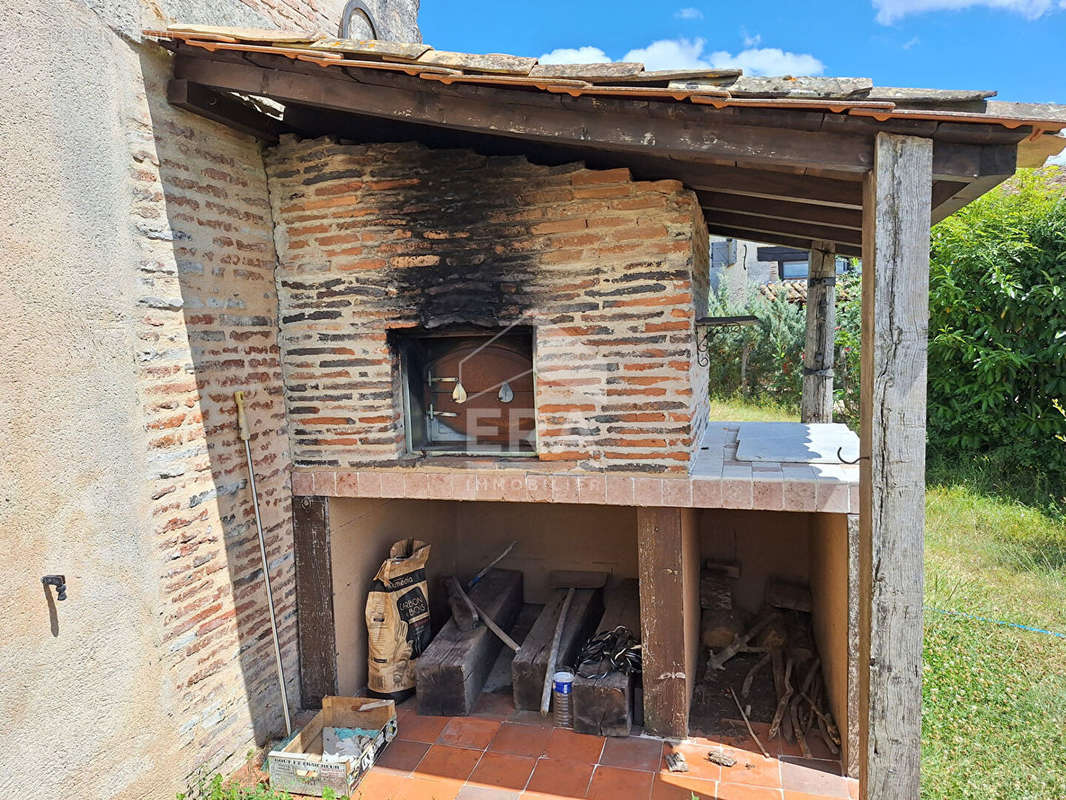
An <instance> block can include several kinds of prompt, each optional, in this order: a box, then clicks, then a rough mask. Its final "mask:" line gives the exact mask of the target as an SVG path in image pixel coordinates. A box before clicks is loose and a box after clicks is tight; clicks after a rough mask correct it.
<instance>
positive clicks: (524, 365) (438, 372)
mask: <svg viewBox="0 0 1066 800" xmlns="http://www.w3.org/2000/svg"><path fill="white" fill-rule="evenodd" d="M428 351H429V352H428V353H427V356H428V358H427V359H426V368H425V373H424V376H423V381H422V390H423V409H424V413H425V417H426V420H425V425H426V427H425V430H426V446H427V448H428V449H444V450H462V451H465V452H497V453H531V452H533V451H534V450H535V449H536V420H535V416H534V381H533V354H532V348H531V346H530V343H529V340H528V339H525V338H522V337H512V336H501V337H499V338H496V339H490V338H487V337H461V338H460V337H456V338H451V337H444V338H439V339H434V340H432V341H431V342H430V343H429V347H428Z"/></svg>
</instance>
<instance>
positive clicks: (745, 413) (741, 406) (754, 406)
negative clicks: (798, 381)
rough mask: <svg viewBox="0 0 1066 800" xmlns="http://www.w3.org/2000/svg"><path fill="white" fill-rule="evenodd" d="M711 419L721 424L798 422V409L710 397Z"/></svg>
mask: <svg viewBox="0 0 1066 800" xmlns="http://www.w3.org/2000/svg"><path fill="white" fill-rule="evenodd" d="M711 419H712V420H721V421H722V422H799V409H798V408H795V407H793V406H784V405H778V404H777V403H772V402H760V403H754V402H749V401H746V400H738V399H734V398H728V399H727V398H721V397H712V398H711Z"/></svg>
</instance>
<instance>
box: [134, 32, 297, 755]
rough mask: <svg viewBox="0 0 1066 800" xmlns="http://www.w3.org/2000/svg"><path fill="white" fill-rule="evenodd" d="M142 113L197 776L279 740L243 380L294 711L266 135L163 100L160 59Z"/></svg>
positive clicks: (177, 587) (145, 301)
mask: <svg viewBox="0 0 1066 800" xmlns="http://www.w3.org/2000/svg"><path fill="white" fill-rule="evenodd" d="M141 66H142V70H143V73H144V80H145V89H146V91H147V96H148V104H147V108H148V114H149V118H145V119H143V120H137V121H136V123H137V124H136V126H135V130H134V132H133V133H132V134H131V136H132V137H134V141H133V142H132V144H131V147H132V151H133V152H132V157H133V160H132V162H131V169H132V181H133V191H134V198H135V203H134V217H135V218H134V220H133V225H134V228H135V229H136V231H137V233H138V234H139V236H138V242H139V245H140V248H141V253H142V259H141V262H140V265H139V271H140V272H139V274H140V278H141V284H142V288H143V292H142V297H141V299H140V303H141V305H142V306H143V315H142V316H141V323H140V328H139V336H140V347H139V351H138V353H137V359H138V368H139V371H140V385H141V397H142V402H143V404H144V409H145V417H146V419H147V420H148V427H149V434H150V437H151V442H150V448H151V449H150V456H149V458H150V461H149V463H150V465H151V471H152V474H151V476H150V479H151V481H152V484H153V490H152V497H153V499H154V507H153V512H154V514H155V519H156V520H157V523H158V524H157V535H158V541H159V545H160V548H161V550H162V553H163V558H162V563H163V572H162V574H161V576H160V577H161V581H162V591H161V594H162V598H163V608H162V610H161V614H162V615H163V625H164V642H163V653H164V658H165V659H166V661H167V666H168V668H169V672H170V674H171V676H172V681H173V688H174V692H175V696H174V701H173V704H174V709H173V712H174V723H175V726H176V727H179V728H180V735H181V740H182V749H183V757H184V758H186V759H187V763H188V764H190V765H192V767H191V768H195V767H199V766H200V765H205V766H206V767H207V768H209V769H212V770H214V769H222V770H223V771H225V770H226V769H227V768H230V767H233V766H236V765H238V764H239V763H240V762H241V761H243V759H244V757H245V754H246V753H247V749H248V746H249V743H250V741H251V740H252V739H253V738H254V741H255V742H256V743H257V744H260V745H261V744H263V743H265V742H266V741H268V740H269V739H270V738H271V737H272V736H275V735H278V734H283V733H284V724H283V722H282V716H281V708H280V693H279V691H278V686H277V677H276V667H275V659H274V653H273V641H272V637H271V631H270V621H269V615H268V610H267V603H266V591H265V586H264V581H263V574H262V568H261V560H260V554H259V545H258V539H257V533H256V526H255V517H254V512H253V506H252V497H251V490H250V486H249V481H248V471H247V464H246V461H245V454H244V448H243V443H242V442H241V440H240V438H239V436H238V431H237V425H236V408H235V404H234V400H233V393H234V392H235V391H237V390H243V391H245V392H246V396H247V410H248V416H249V423H250V426H251V431H252V438H251V449H252V454H253V458H254V461H255V470H256V478H257V481H258V488H259V493H260V498H259V499H260V504H261V511H262V517H263V527H264V533H265V536H266V543H267V553H268V561H269V564H270V573H271V580H272V582H273V589H274V597H275V604H276V610H277V617H278V624H279V628H280V635H281V642H282V649H283V653H284V663H285V670H286V677H287V690H288V693H289V698H290V705H291V706H292V708H294V709H295V708H298V707H299V689H298V685H299V680H298V671H297V647H296V624H295V623H296V618H295V586H294V577H293V554H292V518H291V492H290V488H289V468H290V458H289V446H288V440H287V434H286V428H285V406H284V399H283V395H282V381H281V365H280V361H279V354H278V344H277V330H278V321H277V296H276V291H275V284H274V261H275V256H274V244H273V228H272V223H271V218H270V203H269V198H268V195H267V184H266V176H265V174H264V171H263V162H262V155H261V149H260V145H259V143H258V142H257V141H255V140H254V139H252V138H250V137H247V136H244V135H243V134H239V133H236V132H234V131H232V130H230V129H228V128H226V127H223V126H221V125H217V124H215V123H212V122H209V121H207V120H204V119H201V118H200V117H197V116H195V115H192V114H189V113H186V112H183V111H181V110H179V109H176V108H172V107H171V106H169V105H168V104H167V102H166V82H167V79H168V77H169V73H170V64H169V60H168V59H167V57H166V56H165V54H164V53H163V51H162V50H156V49H152V48H146V49H145V51H144V54H143V55H142V57H141Z"/></svg>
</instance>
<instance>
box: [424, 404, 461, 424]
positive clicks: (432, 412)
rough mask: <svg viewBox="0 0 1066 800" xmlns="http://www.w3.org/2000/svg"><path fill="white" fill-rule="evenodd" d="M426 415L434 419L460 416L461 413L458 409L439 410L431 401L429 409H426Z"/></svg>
mask: <svg viewBox="0 0 1066 800" xmlns="http://www.w3.org/2000/svg"><path fill="white" fill-rule="evenodd" d="M426 416H428V417H429V418H430V419H431V420H432V419H436V418H437V417H458V416H459V414H458V412H456V411H437V409H435V408H434V407H433V404H432V403H430V404H429V409H428V410H427V411H426Z"/></svg>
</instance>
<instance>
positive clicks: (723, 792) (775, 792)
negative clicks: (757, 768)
mask: <svg viewBox="0 0 1066 800" xmlns="http://www.w3.org/2000/svg"><path fill="white" fill-rule="evenodd" d="M717 791H718V800H782V795H781V790H780V789H767V788H765V787H763V786H745V785H743V784H740V783H720V784H718V789H717Z"/></svg>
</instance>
